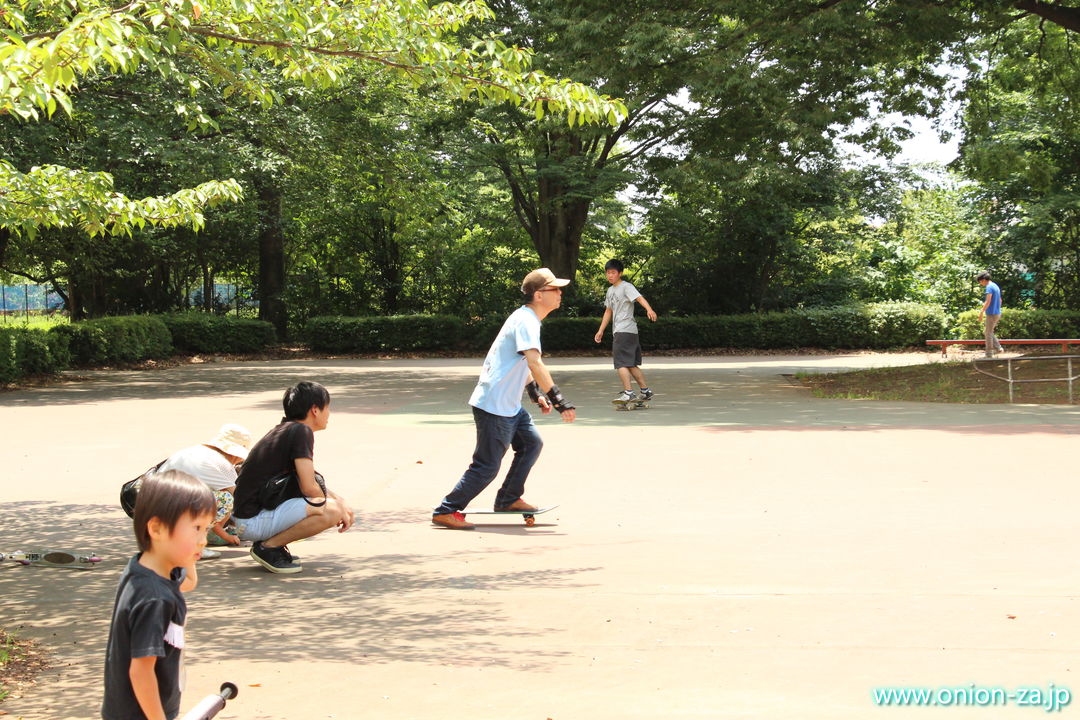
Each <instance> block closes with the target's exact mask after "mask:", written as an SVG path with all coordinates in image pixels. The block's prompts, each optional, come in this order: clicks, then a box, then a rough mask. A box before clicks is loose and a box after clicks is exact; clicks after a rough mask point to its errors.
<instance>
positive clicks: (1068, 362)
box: [971, 355, 1080, 404]
mask: <svg viewBox="0 0 1080 720" xmlns="http://www.w3.org/2000/svg"><path fill="white" fill-rule="evenodd" d="M1034 360H1064V361H1065V373H1066V376H1065V377H1059V378H1025V379H1018V378H1015V377H1014V376H1013V363H1019V362H1021V361H1023V362H1031V361H1034ZM1073 360H1080V355H1032V356H1029V357H1016V358H972V360H971V365H972V367H974V368H975V370H976V372H980V373H982V374H983V375H987V376H989V377H992V378H996V379H997V380H1004V381H1005V382H1007V383H1009V402H1013V387H1014V386H1015V385H1017V384H1018V383H1045V382H1063V383H1068V385H1069V403H1070V404H1071V403H1072V402H1073V383H1074V382H1075V381H1076V380H1078V379H1080V375H1074V374H1073ZM980 362H982V363H991V362H994V363H998V362H1004V363H1005V369H1006V373H1007V376H1006V377H1002V376H1000V375H995V374H994V373H992V372H988V371H986V370H984V369H983V368H981V367H979V363H980ZM1078 367H1080V364H1078Z"/></svg>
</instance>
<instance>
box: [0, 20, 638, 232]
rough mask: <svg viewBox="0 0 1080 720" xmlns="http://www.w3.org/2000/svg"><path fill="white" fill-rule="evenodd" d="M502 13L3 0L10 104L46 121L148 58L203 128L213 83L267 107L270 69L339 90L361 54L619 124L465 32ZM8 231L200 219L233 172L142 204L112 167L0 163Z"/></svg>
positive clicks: (600, 101) (513, 53)
mask: <svg viewBox="0 0 1080 720" xmlns="http://www.w3.org/2000/svg"><path fill="white" fill-rule="evenodd" d="M490 17H491V12H490V10H489V9H488V8H487V6H486V5H484V4H483V3H482V2H479V1H472V0H467V1H466V2H462V3H441V4H439V5H437V6H434V7H429V6H428V5H427V4H426V3H424V2H421V1H419V0H403V1H399V0H395V1H394V2H363V1H360V2H342V3H323V4H317V5H312V4H309V3H304V2H297V1H296V0H258V1H256V0H248V1H239V0H237V1H234V0H205V1H202V0H162V1H158V2H146V1H143V0H134V1H133V2H130V3H127V4H124V5H121V6H115V5H113V4H111V3H107V2H99V1H94V0H65V1H62V2H56V1H49V0H45V1H37V0H21V1H18V2H11V1H9V0H5V1H4V2H0V29H2V31H3V40H2V42H0V114H11V115H14V116H16V117H19V118H22V119H24V120H36V119H38V118H39V117H40V116H41V115H42V114H44V115H46V116H49V117H51V116H52V115H54V114H55V113H56V112H57V110H58V109H63V110H64V111H65V112H67V113H71V112H72V96H73V93H74V92H75V90H76V89H77V87H78V85H79V82H80V79H82V78H85V77H87V76H88V75H92V74H95V73H100V72H103V71H111V72H126V73H130V72H133V71H134V70H136V69H137V68H139V67H141V66H145V67H147V68H149V69H152V70H154V71H156V72H158V73H159V74H161V75H162V76H163V77H166V78H169V79H171V80H173V81H175V82H177V83H180V84H182V85H184V86H186V88H187V89H188V91H189V92H190V95H191V101H190V102H185V103H181V104H178V105H177V111H178V112H179V113H181V114H184V115H186V116H187V117H188V118H189V124H190V126H191V127H192V129H195V128H197V127H206V126H213V125H214V124H215V120H214V118H212V117H211V116H210V115H208V114H207V113H206V112H205V111H204V110H203V108H202V106H201V105H200V104H199V97H200V95H201V93H202V91H203V88H204V86H205V85H206V84H207V83H210V84H213V85H216V86H217V87H218V88H220V91H221V93H222V95H223V96H224V97H229V96H230V95H232V94H240V95H241V96H244V97H246V98H248V99H249V100H252V101H257V102H259V103H261V104H262V105H263V106H264V107H267V106H269V105H271V104H273V103H274V101H275V100H277V99H278V98H277V93H276V92H275V90H274V87H273V85H272V83H270V82H268V81H267V75H266V71H267V70H268V69H270V68H272V69H274V70H276V71H277V72H278V73H280V74H281V75H282V76H283V77H285V78H287V79H291V80H297V81H300V82H302V83H303V84H305V85H307V86H318V87H328V86H330V85H332V84H334V83H335V82H337V81H338V80H339V79H340V78H341V77H342V73H343V72H344V71H345V69H346V68H347V67H348V66H349V65H350V64H352V63H355V62H361V63H370V64H374V65H378V66H382V67H385V68H387V69H389V70H392V71H394V72H395V73H397V74H399V75H401V76H403V77H405V78H407V79H408V80H409V81H410V82H412V83H413V84H415V85H420V84H424V83H434V84H436V85H438V87H440V88H441V89H442V90H443V91H444V92H448V93H450V94H452V95H454V96H457V97H459V98H462V99H469V98H475V99H477V100H480V101H482V102H487V103H509V104H511V105H514V106H517V107H521V108H524V109H526V110H528V111H529V112H530V114H531V115H532V116H534V117H537V118H539V117H543V115H544V114H545V113H546V112H558V113H565V115H566V121H567V122H568V124H569V125H576V124H580V123H585V122H611V123H616V122H618V121H619V120H620V119H621V117H622V116H623V115H624V114H625V109H624V107H623V106H622V104H621V103H620V102H619V101H618V100H612V99H610V98H607V97H603V96H600V95H598V94H597V93H596V92H594V91H593V90H591V89H590V88H588V87H586V86H584V85H581V84H578V83H575V82H572V81H569V80H563V79H556V78H553V77H550V76H548V75H546V74H544V73H542V72H539V71H536V70H533V69H531V67H530V64H531V53H530V52H528V51H527V50H524V49H521V48H516V47H512V46H507V45H506V44H504V43H503V42H502V41H501V40H500V39H498V38H497V37H495V36H492V35H488V36H486V37H483V38H474V39H472V40H471V41H468V42H464V43H461V42H458V40H457V37H456V36H457V35H458V34H459V32H460V31H461V30H462V28H463V27H464V26H465V25H467V24H468V23H471V22H474V21H477V20H484V19H488V18H490ZM0 181H2V182H3V187H4V188H5V191H4V192H3V194H0V228H6V229H9V230H15V231H19V232H34V231H35V230H36V229H37V228H39V227H43V226H46V227H48V226H60V227H62V226H67V225H78V226H80V227H81V228H82V229H83V230H85V231H87V232H89V233H91V234H97V233H100V232H103V231H109V232H117V231H122V230H128V229H130V228H131V227H133V226H139V227H141V226H144V225H146V224H154V225H162V226H172V225H178V224H187V225H192V226H194V227H200V226H201V225H202V223H203V222H204V218H203V214H202V210H203V208H205V207H208V206H209V207H212V206H214V205H216V204H218V203H220V202H224V201H232V200H236V199H238V198H239V196H240V187H239V186H238V185H237V184H236V182H234V181H230V180H224V181H217V180H213V181H208V182H205V183H201V184H200V185H198V186H196V187H194V188H191V189H184V190H180V191H177V192H174V193H172V194H170V195H168V196H163V197H156V198H146V199H144V200H131V199H129V198H127V197H126V196H124V195H123V194H121V193H118V192H116V191H115V189H114V188H113V184H112V182H111V179H110V177H109V176H108V175H107V174H104V173H101V172H95V171H88V170H83V169H75V168H65V167H58V166H40V167H33V168H30V169H28V170H26V171H20V170H19V169H17V168H16V167H15V166H13V165H12V164H11V163H10V162H7V161H6V160H0Z"/></svg>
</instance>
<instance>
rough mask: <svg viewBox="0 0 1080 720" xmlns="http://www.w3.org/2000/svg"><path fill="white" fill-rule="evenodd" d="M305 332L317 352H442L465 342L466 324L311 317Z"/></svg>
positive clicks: (426, 318) (414, 318)
mask: <svg viewBox="0 0 1080 720" xmlns="http://www.w3.org/2000/svg"><path fill="white" fill-rule="evenodd" d="M305 332H306V333H307V338H308V342H309V343H310V345H311V349H312V350H317V351H320V352H379V351H387V350H389V351H403V350H444V349H446V348H455V347H458V346H459V345H461V344H462V343H465V342H467V338H468V336H467V334H466V332H465V322H464V321H463V320H462V319H461V318H458V317H453V316H451V315H392V316H375V317H342V316H324V317H314V318H311V319H309V320H308V322H307V326H306V328H305Z"/></svg>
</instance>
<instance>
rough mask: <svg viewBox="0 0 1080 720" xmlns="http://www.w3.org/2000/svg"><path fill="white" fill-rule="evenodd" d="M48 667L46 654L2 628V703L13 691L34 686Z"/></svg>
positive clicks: (0, 662)
mask: <svg viewBox="0 0 1080 720" xmlns="http://www.w3.org/2000/svg"><path fill="white" fill-rule="evenodd" d="M46 667H48V663H47V662H46V660H45V654H44V653H43V652H42V651H41V650H40V649H39V648H38V647H37V646H36V645H35V644H34V643H32V642H30V641H29V640H20V639H18V638H17V637H16V636H15V635H14V634H12V633H10V632H7V631H6V630H4V629H3V628H0V703H2V702H3V701H4V700H6V699H7V698H8V696H10V695H11V693H12V691H14V690H18V689H21V688H24V687H26V686H29V685H31V684H33V682H34V678H35V677H36V676H37V674H38V673H39V672H41V671H42V670H44V669H45V668H46ZM0 714H3V713H0Z"/></svg>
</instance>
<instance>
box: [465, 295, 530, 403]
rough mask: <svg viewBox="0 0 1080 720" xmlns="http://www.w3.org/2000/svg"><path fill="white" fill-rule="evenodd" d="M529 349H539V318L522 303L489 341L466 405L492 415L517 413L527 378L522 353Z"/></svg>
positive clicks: (525, 363) (527, 370)
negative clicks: (473, 388) (489, 344)
mask: <svg viewBox="0 0 1080 720" xmlns="http://www.w3.org/2000/svg"><path fill="white" fill-rule="evenodd" d="M530 348H531V349H535V350H540V318H538V317H536V313H534V312H533V311H532V310H531V309H530V308H529V307H528V306H527V305H522V306H521V307H519V308H518V309H517V310H515V311H514V312H513V313H511V314H510V317H508V318H506V322H504V323H503V326H502V329H501V330H499V334H498V335H497V336H496V337H495V342H493V343H491V349H490V350H488V354H487V357H486V358H484V369H483V370H481V371H480V380H479V381H478V382H477V383H476V389H475V390H473V394H472V397H470V398H469V404H470V405H472V406H473V407H475V408H480V409H481V410H483V411H485V412H489V413H491V414H492V415H502V416H503V417H513V416H514V415H517V414H518V413H519V412H520V411H521V393H522V391H524V389H525V381H526V380H528V378H529V362H528V360H526V359H525V355H523V353H524V352H525V351H526V350H529V349H530Z"/></svg>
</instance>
